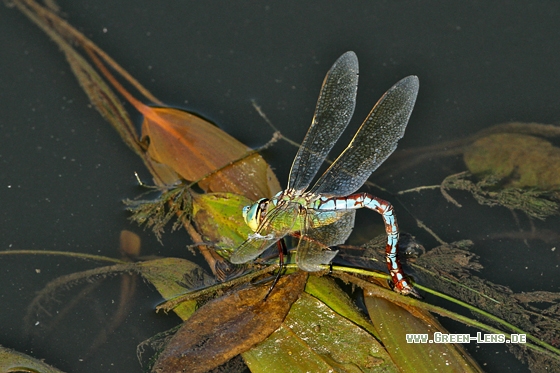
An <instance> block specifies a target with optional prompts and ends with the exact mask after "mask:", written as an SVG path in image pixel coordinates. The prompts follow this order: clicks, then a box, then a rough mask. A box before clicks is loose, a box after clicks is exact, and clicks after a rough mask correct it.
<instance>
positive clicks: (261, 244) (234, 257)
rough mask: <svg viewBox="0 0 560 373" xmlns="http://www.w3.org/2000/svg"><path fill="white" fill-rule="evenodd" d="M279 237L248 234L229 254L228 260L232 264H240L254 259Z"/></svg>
mask: <svg viewBox="0 0 560 373" xmlns="http://www.w3.org/2000/svg"><path fill="white" fill-rule="evenodd" d="M278 240H279V238H276V237H268V238H267V237H266V236H260V237H259V236H256V235H253V236H250V237H249V238H248V239H247V240H246V241H245V242H243V243H242V244H241V246H239V247H238V248H237V249H235V251H234V252H233V253H232V254H231V256H230V258H229V261H230V262H232V263H233V264H242V263H247V262H250V261H251V260H255V259H256V258H257V257H258V256H259V255H261V254H262V253H263V252H264V251H265V250H266V249H268V248H269V247H270V246H271V245H273V244H274V243H275V242H276V241H278Z"/></svg>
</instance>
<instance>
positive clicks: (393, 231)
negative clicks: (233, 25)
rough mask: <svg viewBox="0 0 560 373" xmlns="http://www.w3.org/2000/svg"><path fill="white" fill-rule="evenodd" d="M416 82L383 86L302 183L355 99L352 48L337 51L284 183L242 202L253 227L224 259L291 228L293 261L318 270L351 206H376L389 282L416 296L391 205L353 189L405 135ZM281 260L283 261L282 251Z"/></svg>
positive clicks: (350, 223) (256, 249)
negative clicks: (343, 142) (350, 134)
mask: <svg viewBox="0 0 560 373" xmlns="http://www.w3.org/2000/svg"><path fill="white" fill-rule="evenodd" d="M418 87H419V81H418V78H417V77H416V76H413V75H411V76H408V77H406V78H404V79H402V80H400V81H399V82H398V83H396V84H395V85H394V86H392V87H391V88H390V89H389V90H388V91H387V92H385V94H384V95H383V96H382V97H381V98H380V99H379V101H378V102H377V103H376V104H375V106H374V107H373V109H372V110H371V112H370V113H369V115H368V116H367V117H366V119H365V121H364V122H363V123H362V125H361V126H360V128H359V129H358V131H357V132H356V134H355V135H354V138H353V139H352V140H351V142H350V144H349V145H348V147H347V148H346V149H345V150H344V151H343V152H342V153H341V154H340V155H339V157H338V158H336V160H335V161H334V162H333V163H332V164H331V165H330V167H328V169H327V170H326V171H325V172H324V173H323V174H322V176H320V177H319V178H318V180H317V181H316V182H315V184H314V185H313V186H312V187H309V186H310V185H311V182H312V181H313V179H314V178H315V175H316V174H317V172H318V171H319V168H320V167H321V165H322V164H323V162H324V161H325V159H326V157H327V155H328V154H329V152H330V151H331V149H332V148H333V146H334V144H335V143H336V142H337V140H338V139H339V137H340V135H341V134H342V132H343V131H344V130H345V129H346V127H347V126H348V123H349V122H350V119H351V118H352V115H353V113H354V108H355V105H356V93H357V88H358V58H357V56H356V54H355V53H354V52H351V51H349V52H346V53H344V54H343V55H342V56H341V57H339V58H338V60H337V61H336V62H335V63H334V65H333V66H332V67H331V68H330V70H329V71H328V73H327V75H326V77H325V79H324V81H323V84H322V86H321V90H320V94H319V99H318V101H317V105H316V108H315V113H314V116H313V120H312V122H311V126H310V127H309V130H308V132H307V134H306V135H305V138H304V139H303V142H302V143H301V146H300V147H299V150H298V152H297V154H296V157H295V159H294V161H293V164H292V168H291V170H290V176H289V179H288V187H287V189H285V190H283V191H281V192H279V193H278V194H276V195H275V196H274V197H272V198H270V199H268V198H262V199H259V200H258V201H256V202H255V203H254V204H252V205H249V206H245V207H244V208H243V218H244V220H245V222H246V224H247V225H248V226H249V227H250V229H251V230H252V231H253V233H251V234H249V236H248V238H247V240H246V241H245V242H243V243H242V244H241V245H240V246H239V247H238V248H236V249H235V250H234V251H233V253H232V255H231V257H230V261H231V262H232V263H234V264H242V263H247V262H250V261H253V260H255V259H256V258H257V257H259V256H260V255H261V254H262V253H263V252H264V251H265V250H266V249H267V248H269V247H270V246H272V245H274V244H275V243H277V242H279V241H280V240H282V239H283V238H284V237H285V236H287V235H296V236H298V237H299V243H298V246H297V250H296V263H297V265H298V267H299V268H300V269H302V270H304V271H308V272H314V271H319V270H322V269H323V268H324V265H325V264H328V263H330V262H331V261H332V259H333V258H334V257H335V256H336V254H337V253H338V251H337V250H333V249H331V247H332V246H336V245H340V244H342V243H344V242H345V241H346V239H347V238H348V237H349V236H350V233H351V232H352V229H353V228H354V220H355V213H356V210H357V209H359V208H363V207H365V208H368V209H371V210H374V211H376V212H377V213H379V214H380V215H381V216H382V218H383V221H384V223H385V231H386V233H387V244H386V255H385V256H386V261H387V267H388V269H389V272H390V274H391V278H392V281H393V289H394V290H395V291H397V292H398V293H401V294H405V295H407V294H412V295H416V294H417V293H416V291H415V290H414V289H413V287H412V286H411V284H410V283H409V281H407V279H406V278H405V276H404V273H403V271H402V268H401V265H400V262H399V258H398V256H397V253H398V240H399V230H398V226H397V220H396V217H395V214H394V212H393V207H392V205H391V204H390V203H389V202H387V201H384V200H382V199H380V198H377V197H375V196H373V195H371V194H369V193H364V192H359V193H356V191H357V190H358V189H359V188H361V187H362V185H363V184H364V183H365V181H366V180H367V179H368V178H369V177H370V175H371V174H372V172H373V171H375V170H376V169H377V168H378V167H379V166H380V165H381V164H382V163H383V162H384V161H385V160H386V159H387V157H389V155H391V154H392V153H393V151H394V150H395V149H396V147H397V142H398V140H399V139H401V138H402V137H403V136H404V130H405V128H406V125H407V123H408V120H409V118H410V115H411V113H412V109H413V107H414V104H415V102H416V97H417V95H418ZM280 260H281V261H282V262H283V258H282V257H281V258H280ZM281 264H282V263H281Z"/></svg>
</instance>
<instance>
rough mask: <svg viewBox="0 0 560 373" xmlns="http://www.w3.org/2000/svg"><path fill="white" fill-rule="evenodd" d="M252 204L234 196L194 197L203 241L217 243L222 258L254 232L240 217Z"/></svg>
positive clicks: (195, 216) (195, 215)
mask: <svg viewBox="0 0 560 373" xmlns="http://www.w3.org/2000/svg"><path fill="white" fill-rule="evenodd" d="M250 203H251V201H250V200H249V199H247V198H245V197H243V196H241V195H237V194H231V193H206V194H196V195H193V221H194V223H195V224H196V227H197V229H198V231H199V232H200V234H201V235H202V236H203V238H204V240H205V241H209V242H212V243H214V245H215V248H216V249H217V250H218V253H220V255H222V256H224V257H226V258H227V257H228V256H229V254H230V252H231V251H232V250H233V249H235V248H236V247H238V246H239V245H241V244H242V243H243V241H245V240H246V239H247V237H248V236H249V234H251V233H253V232H252V231H251V229H250V228H249V226H248V225H247V224H245V222H244V221H243V216H242V215H241V209H242V208H243V206H247V205H248V204H250Z"/></svg>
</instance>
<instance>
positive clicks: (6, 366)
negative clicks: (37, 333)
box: [0, 346, 63, 373]
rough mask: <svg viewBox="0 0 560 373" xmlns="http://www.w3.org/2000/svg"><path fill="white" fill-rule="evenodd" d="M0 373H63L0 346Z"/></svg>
mask: <svg viewBox="0 0 560 373" xmlns="http://www.w3.org/2000/svg"><path fill="white" fill-rule="evenodd" d="M0 372H3V373H4V372H5V373H8V372H30V373H63V372H62V371H61V370H58V369H56V368H53V367H52V366H50V365H48V364H46V363H44V362H42V361H40V360H37V359H35V358H32V357H30V356H28V355H25V354H22V353H21V352H16V351H14V350H10V349H7V348H4V347H2V346H0Z"/></svg>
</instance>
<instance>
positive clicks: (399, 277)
mask: <svg viewBox="0 0 560 373" xmlns="http://www.w3.org/2000/svg"><path fill="white" fill-rule="evenodd" d="M320 201H321V206H320V207H319V208H320V209H325V210H326V209H333V210H353V209H359V208H362V207H366V208H368V209H370V210H374V211H375V212H377V213H379V214H380V215H381V217H382V218H383V222H384V223H385V232H386V233H387V245H386V246H385V259H386V261H387V268H388V269H389V273H390V274H391V278H392V280H393V284H394V289H395V291H397V292H398V293H401V294H405V295H408V294H410V295H414V296H418V297H419V295H418V293H417V292H416V290H414V289H413V288H412V286H411V285H410V284H409V282H408V281H407V280H406V278H405V276H404V273H403V270H402V268H401V264H400V262H399V257H398V243H399V227H398V225H397V218H396V217H395V215H394V214H393V206H392V205H391V204H390V203H389V202H387V201H385V200H382V199H380V198H377V197H375V196H373V195H371V194H368V193H355V194H351V195H349V196H347V197H331V198H328V199H327V198H325V199H321V200H320Z"/></svg>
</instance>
